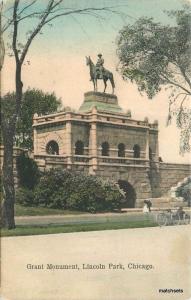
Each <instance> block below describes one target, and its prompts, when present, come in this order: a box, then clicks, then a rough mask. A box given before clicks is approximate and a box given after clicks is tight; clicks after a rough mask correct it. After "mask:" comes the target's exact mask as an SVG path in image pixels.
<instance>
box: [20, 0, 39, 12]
mask: <svg viewBox="0 0 191 300" xmlns="http://www.w3.org/2000/svg"><path fill="white" fill-rule="evenodd" d="M36 1H37V0H33V1H32V2H31V3H30V4H28V5H26V6H25V7H24V8H23V9H22V10H21V11H20V12H19V13H18V16H20V15H21V14H22V13H23V12H24V11H25V10H27V9H28V8H29V7H31V6H32V5H33V4H35V2H36Z"/></svg>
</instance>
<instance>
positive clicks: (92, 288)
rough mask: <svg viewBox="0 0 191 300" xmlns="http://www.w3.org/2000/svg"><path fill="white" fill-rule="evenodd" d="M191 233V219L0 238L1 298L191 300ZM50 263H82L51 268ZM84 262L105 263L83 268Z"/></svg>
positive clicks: (8, 299) (21, 299) (15, 299)
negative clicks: (189, 222) (168, 223)
mask: <svg viewBox="0 0 191 300" xmlns="http://www.w3.org/2000/svg"><path fill="white" fill-rule="evenodd" d="M190 233H191V225H182V226H165V227H161V228H160V227H150V228H136V229H128V230H127V229H119V230H107V231H94V232H75V233H68V234H50V235H37V236H20V237H6V238H2V243H1V249H2V255H1V258H2V272H1V273H2V281H1V286H2V288H1V295H2V298H1V299H3V300H34V299H35V300H45V299H46V300H69V299H70V300H116V299H118V300H148V299H149V300H163V299H165V300H172V299H173V300H188V299H190V295H191V286H190V278H191V273H190V263H191V258H190V250H191V234H190ZM47 264H52V265H65V264H76V265H77V266H78V269H73V270H71V269H54V270H50V269H47ZM83 264H85V265H87V264H93V265H100V264H101V265H104V266H105V269H83ZM109 264H112V265H118V264H119V265H120V264H121V265H122V266H123V269H121V268H120V269H115V268H113V267H111V268H109ZM132 264H135V265H137V264H139V265H145V266H147V265H149V266H152V268H149V269H148V270H146V269H142V268H139V269H133V268H130V267H132ZM27 265H43V266H44V268H43V269H30V268H27ZM160 289H162V290H164V291H165V290H166V289H168V290H170V289H171V290H172V291H170V292H166V293H165V292H160V291H159V290H160ZM175 290H179V292H175Z"/></svg>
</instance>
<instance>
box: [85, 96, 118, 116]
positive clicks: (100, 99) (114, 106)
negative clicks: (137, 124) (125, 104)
mask: <svg viewBox="0 0 191 300" xmlns="http://www.w3.org/2000/svg"><path fill="white" fill-rule="evenodd" d="M93 107H96V108H97V111H102V112H107V113H108V112H111V113H123V110H122V108H121V107H120V106H119V104H118V99H117V96H116V95H113V94H107V93H100V92H93V91H92V92H87V93H85V94H84V102H83V103H82V105H81V106H80V109H79V112H90V111H92V109H93Z"/></svg>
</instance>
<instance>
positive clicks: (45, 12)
mask: <svg viewBox="0 0 191 300" xmlns="http://www.w3.org/2000/svg"><path fill="white" fill-rule="evenodd" d="M53 4H54V0H50V1H49V3H48V5H47V8H46V9H45V11H44V15H43V17H42V20H41V21H40V23H39V24H38V25H37V27H36V28H35V29H34V31H33V32H32V33H31V35H30V37H29V38H28V40H27V42H26V44H25V47H24V49H23V51H22V54H21V57H20V63H21V65H22V63H23V61H24V59H25V56H26V54H27V52H28V49H29V47H30V44H31V43H32V40H33V39H34V37H35V36H36V35H37V34H38V32H39V31H40V30H41V29H42V27H43V26H44V24H45V23H46V18H47V17H48V15H49V13H50V11H51V9H52V6H53Z"/></svg>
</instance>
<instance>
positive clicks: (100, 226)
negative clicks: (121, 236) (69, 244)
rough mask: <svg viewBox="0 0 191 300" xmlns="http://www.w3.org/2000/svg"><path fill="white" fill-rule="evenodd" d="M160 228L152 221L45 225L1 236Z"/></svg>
mask: <svg viewBox="0 0 191 300" xmlns="http://www.w3.org/2000/svg"><path fill="white" fill-rule="evenodd" d="M155 226H158V224H156V222H154V221H152V220H140V221H126V222H105V223H96V224H71V225H44V226H40V225H39V226H34V225H33V226H24V225H18V226H17V227H16V228H15V229H13V230H6V229H3V230H2V231H1V236H21V235H39V234H54V233H69V232H80V231H97V230H116V229H126V228H141V227H155Z"/></svg>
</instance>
